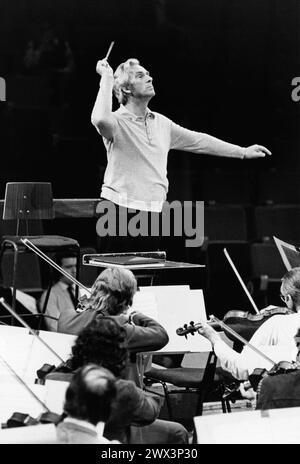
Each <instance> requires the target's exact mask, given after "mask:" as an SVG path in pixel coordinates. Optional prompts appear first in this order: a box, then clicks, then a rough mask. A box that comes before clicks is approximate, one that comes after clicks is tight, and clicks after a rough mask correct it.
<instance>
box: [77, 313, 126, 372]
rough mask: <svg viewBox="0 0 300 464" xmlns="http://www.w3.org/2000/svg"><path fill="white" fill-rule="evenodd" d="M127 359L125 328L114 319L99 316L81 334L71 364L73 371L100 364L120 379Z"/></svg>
mask: <svg viewBox="0 0 300 464" xmlns="http://www.w3.org/2000/svg"><path fill="white" fill-rule="evenodd" d="M127 359H128V349H127V338H126V331H125V329H124V327H122V326H121V325H119V323H118V322H117V321H116V320H115V319H114V318H113V317H105V316H98V317H96V318H95V319H94V320H93V321H92V322H90V323H89V324H88V325H87V326H86V327H85V328H84V329H82V330H81V332H80V333H79V335H78V337H77V339H76V340H75V344H74V345H73V347H72V357H71V359H70V364H71V369H72V370H75V369H77V368H79V367H81V366H83V365H84V364H88V363H94V364H98V365H101V366H103V367H105V368H107V369H109V370H110V371H111V372H113V373H114V375H115V376H116V377H120V376H121V375H122V372H123V370H124V369H125V367H126V364H127Z"/></svg>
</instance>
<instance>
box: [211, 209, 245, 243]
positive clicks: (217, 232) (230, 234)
mask: <svg viewBox="0 0 300 464" xmlns="http://www.w3.org/2000/svg"><path fill="white" fill-rule="evenodd" d="M204 235H205V236H206V237H207V238H208V239H209V240H221V241H226V240H229V241H232V240H247V216H246V211H245V209H244V208H243V207H242V206H241V205H222V206H221V205H214V206H205V207H204Z"/></svg>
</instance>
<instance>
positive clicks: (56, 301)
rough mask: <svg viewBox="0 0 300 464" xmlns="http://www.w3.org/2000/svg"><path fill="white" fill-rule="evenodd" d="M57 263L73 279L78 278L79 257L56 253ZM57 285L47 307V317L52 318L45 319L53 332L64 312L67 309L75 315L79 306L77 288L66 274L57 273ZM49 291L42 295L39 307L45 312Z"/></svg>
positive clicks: (50, 295)
mask: <svg viewBox="0 0 300 464" xmlns="http://www.w3.org/2000/svg"><path fill="white" fill-rule="evenodd" d="M55 262H56V263H57V264H58V265H59V266H61V268H62V269H63V270H64V271H66V272H68V274H70V275H71V276H72V277H76V269H77V256H76V254H75V253H71V252H60V253H56V256H55ZM54 280H55V283H54V284H53V285H52V287H51V290H50V293H49V298H48V301H47V306H46V310H45V315H46V316H51V318H45V324H46V328H47V330H50V331H51V332H57V323H58V322H57V321H58V319H59V316H60V314H61V313H62V312H64V311H65V310H67V309H69V310H70V309H72V310H73V313H74V314H76V313H75V308H76V306H77V300H76V297H75V286H74V284H73V283H72V281H71V280H70V279H68V277H67V276H65V275H64V274H60V273H58V272H57V271H56V273H55V275H54ZM47 294H48V290H46V291H44V292H43V293H42V295H41V298H40V301H39V306H40V309H41V310H43V308H44V304H45V300H46V298H47Z"/></svg>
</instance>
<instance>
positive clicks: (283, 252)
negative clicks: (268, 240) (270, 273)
mask: <svg viewBox="0 0 300 464" xmlns="http://www.w3.org/2000/svg"><path fill="white" fill-rule="evenodd" d="M273 238H274V242H275V244H276V246H277V248H278V251H279V253H280V256H281V258H282V261H283V263H284V265H285V267H286V269H287V270H288V271H290V270H291V269H292V268H293V267H298V266H300V248H299V247H296V246H295V245H291V244H289V243H286V242H283V241H282V240H280V239H279V238H277V237H275V236H273Z"/></svg>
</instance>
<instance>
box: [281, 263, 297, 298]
mask: <svg viewBox="0 0 300 464" xmlns="http://www.w3.org/2000/svg"><path fill="white" fill-rule="evenodd" d="M281 280H282V287H283V290H284V291H285V292H286V294H287V295H290V296H291V298H292V300H293V303H294V306H295V307H297V306H300V267H294V268H293V269H291V270H290V271H288V272H287V273H286V274H285V275H284V276H283V278H282V279H281Z"/></svg>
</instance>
